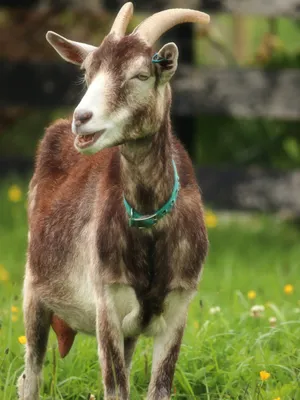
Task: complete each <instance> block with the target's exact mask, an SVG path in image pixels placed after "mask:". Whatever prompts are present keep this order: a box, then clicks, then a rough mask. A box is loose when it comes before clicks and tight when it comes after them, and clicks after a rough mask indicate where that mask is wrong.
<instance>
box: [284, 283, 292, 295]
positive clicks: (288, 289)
mask: <svg viewBox="0 0 300 400" xmlns="http://www.w3.org/2000/svg"><path fill="white" fill-rule="evenodd" d="M283 290H284V293H285V294H293V291H294V286H293V285H291V284H288V285H285V286H284V288H283Z"/></svg>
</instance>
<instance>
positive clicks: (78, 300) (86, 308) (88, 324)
mask: <svg viewBox="0 0 300 400" xmlns="http://www.w3.org/2000/svg"><path fill="white" fill-rule="evenodd" d="M73 267H75V268H73V269H72V270H71V272H70V273H69V274H68V276H65V279H62V280H61V281H60V282H55V281H54V282H53V281H52V282H51V285H49V286H48V287H46V288H45V287H44V288H43V290H42V292H43V293H41V294H42V296H41V297H42V298H43V301H44V303H45V304H46V305H47V306H48V308H49V309H50V310H51V311H52V312H53V313H54V314H55V315H56V316H57V317H59V318H60V319H61V320H63V321H64V322H65V323H66V324H67V325H68V326H69V327H70V328H72V329H73V330H74V331H77V332H83V333H87V334H95V331H96V301H95V296H94V287H93V283H92V279H91V277H90V275H89V272H88V271H89V269H88V268H86V267H80V268H76V266H73Z"/></svg>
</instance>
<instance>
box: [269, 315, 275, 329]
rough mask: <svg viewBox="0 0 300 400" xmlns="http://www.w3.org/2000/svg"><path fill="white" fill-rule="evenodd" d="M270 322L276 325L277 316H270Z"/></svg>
mask: <svg viewBox="0 0 300 400" xmlns="http://www.w3.org/2000/svg"><path fill="white" fill-rule="evenodd" d="M269 323H270V325H271V326H272V327H274V326H276V323H277V318H276V317H270V318H269Z"/></svg>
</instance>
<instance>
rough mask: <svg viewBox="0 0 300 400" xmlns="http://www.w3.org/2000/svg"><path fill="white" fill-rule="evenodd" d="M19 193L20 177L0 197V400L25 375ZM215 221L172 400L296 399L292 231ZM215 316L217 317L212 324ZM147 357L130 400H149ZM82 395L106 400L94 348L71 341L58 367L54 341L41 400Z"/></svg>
mask: <svg viewBox="0 0 300 400" xmlns="http://www.w3.org/2000/svg"><path fill="white" fill-rule="evenodd" d="M12 184H17V185H18V186H19V187H20V188H21V190H22V193H23V195H22V196H21V197H20V195H18V196H17V195H16V193H14V195H12V194H10V198H11V199H14V200H15V201H17V202H15V203H13V202H12V201H9V197H8V190H9V187H10V186H11V185H12ZM26 190H27V185H24V183H23V182H20V181H18V179H17V177H11V179H9V180H7V181H6V182H3V183H2V185H1V187H0V201H1V208H0V220H1V224H0V243H1V253H0V265H1V266H2V268H5V270H6V271H7V272H8V273H9V279H8V280H7V281H1V280H0V293H1V307H0V382H1V383H0V398H1V399H5V400H13V399H15V398H16V391H15V383H16V379H17V377H18V376H19V375H20V374H21V372H22V368H23V352H24V349H23V347H24V346H23V345H21V344H19V343H18V337H19V336H21V335H24V328H23V322H22V312H21V302H22V300H21V284H22V277H23V271H24V267H23V266H24V261H25V251H26V237H27V227H26V199H25V192H26ZM217 217H218V220H217V226H216V227H215V228H211V229H210V230H209V237H210V243H211V244H210V254H209V257H208V260H207V262H206V266H205V271H204V275H203V279H202V282H201V283H200V290H199V293H198V294H197V296H196V298H195V299H194V301H193V303H192V305H191V307H190V313H189V319H188V324H187V328H186V332H185V336H184V341H183V345H182V349H181V354H180V357H179V362H178V365H177V369H176V374H175V380H174V384H173V397H172V398H174V399H178V400H179V399H197V400H198V399H199V400H204V399H205V400H220V399H221V400H226V399H231V400H233V399H235V400H260V399H265V400H273V399H277V398H278V397H280V398H281V399H282V400H283V399H284V400H292V399H299V398H300V389H299V379H300V369H299V365H300V346H299V337H300V319H299V315H300V313H299V311H300V304H299V299H300V295H299V293H300V280H299V259H300V248H299V231H298V230H297V229H296V227H294V226H292V225H287V224H283V223H282V222H280V221H277V220H276V219H275V218H274V217H272V218H269V217H264V216H255V215H254V216H244V217H239V218H235V217H234V215H233V216H229V217H228V216H225V215H220V216H217ZM2 277H3V275H2ZM0 278H1V269H0ZM286 284H292V285H293V287H294V292H293V293H291V294H289V295H288V294H286V293H285V292H284V285H286ZM249 290H254V291H255V292H256V299H254V300H249V299H248V297H247V293H248V291H249ZM254 304H263V305H265V312H264V313H263V314H262V316H261V317H260V318H258V317H257V318H254V317H251V316H250V309H251V307H252V306H253V305H254ZM12 306H14V307H17V308H18V311H17V312H16V311H12V310H11V307H12ZM215 306H219V307H220V309H221V310H220V312H216V313H215V314H212V313H211V307H215ZM13 316H15V318H14V320H15V319H17V320H16V321H13V320H12V317H13ZM270 317H276V318H277V322H276V324H275V327H271V326H270V323H269V321H268V320H269V318H270ZM151 351H152V341H151V340H150V339H145V338H141V339H140V340H139V343H138V347H137V350H136V353H135V356H134V360H133V366H132V375H131V399H133V400H140V399H142V398H144V396H145V395H146V390H147V384H148V382H149V377H150V371H151ZM263 370H265V371H267V372H269V373H270V374H271V376H270V378H269V379H268V380H266V381H262V380H261V379H260V371H263ZM88 393H94V394H95V395H97V399H101V398H103V397H102V395H103V387H102V384H101V379H100V375H99V368H98V361H97V348H96V340H95V339H94V338H91V337H87V336H83V335H78V337H76V339H75V344H74V346H73V348H72V350H71V352H70V354H69V355H68V356H67V357H66V359H64V360H61V359H59V357H58V352H57V345H56V340H55V337H54V335H53V334H51V337H50V342H49V346H48V351H47V356H46V361H45V368H44V383H43V386H42V388H41V396H42V397H41V398H42V399H44V400H46V399H47V400H50V399H51V400H53V399H56V400H60V399H64V400H79V399H82V400H84V399H86V398H87V396H88Z"/></svg>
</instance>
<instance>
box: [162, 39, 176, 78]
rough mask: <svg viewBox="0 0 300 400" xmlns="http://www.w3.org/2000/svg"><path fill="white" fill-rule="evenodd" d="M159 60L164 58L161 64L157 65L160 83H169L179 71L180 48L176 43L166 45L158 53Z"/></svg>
mask: <svg viewBox="0 0 300 400" xmlns="http://www.w3.org/2000/svg"><path fill="white" fill-rule="evenodd" d="M157 54H158V58H162V61H161V62H160V63H157V65H158V69H159V73H160V82H161V83H166V82H168V81H169V80H170V79H171V78H172V76H173V75H174V73H175V72H176V70H177V65H178V54H179V53H178V48H177V46H176V44H175V43H167V44H165V45H164V46H163V47H162V48H161V49H160V50H159V52H158V53H157Z"/></svg>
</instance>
